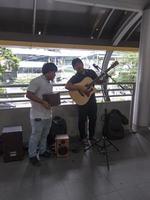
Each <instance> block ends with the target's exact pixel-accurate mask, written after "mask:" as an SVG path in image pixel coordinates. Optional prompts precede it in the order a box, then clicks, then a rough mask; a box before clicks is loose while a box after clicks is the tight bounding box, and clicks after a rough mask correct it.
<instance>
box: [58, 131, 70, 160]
mask: <svg viewBox="0 0 150 200" xmlns="http://www.w3.org/2000/svg"><path fill="white" fill-rule="evenodd" d="M55 152H56V155H57V157H61V158H65V157H68V156H69V136H68V135H67V134H65V135H57V136H56V138H55Z"/></svg>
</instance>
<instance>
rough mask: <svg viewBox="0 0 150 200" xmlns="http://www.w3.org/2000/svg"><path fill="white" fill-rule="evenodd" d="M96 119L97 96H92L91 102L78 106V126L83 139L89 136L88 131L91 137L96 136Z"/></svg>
mask: <svg viewBox="0 0 150 200" xmlns="http://www.w3.org/2000/svg"><path fill="white" fill-rule="evenodd" d="M96 119H97V104H96V100H95V98H91V99H90V100H89V102H88V103H87V104H85V105H83V106H78V128H79V132H80V138H81V139H84V138H86V137H87V132H89V139H91V138H92V137H93V136H94V134H95V126H96ZM88 120H89V121H88ZM87 122H89V123H88V126H87V127H88V130H87V128H86V125H87Z"/></svg>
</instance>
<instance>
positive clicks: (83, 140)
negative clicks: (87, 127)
mask: <svg viewBox="0 0 150 200" xmlns="http://www.w3.org/2000/svg"><path fill="white" fill-rule="evenodd" d="M82 144H83V145H84V146H88V145H89V142H88V139H87V138H85V139H82Z"/></svg>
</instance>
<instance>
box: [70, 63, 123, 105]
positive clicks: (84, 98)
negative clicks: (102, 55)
mask: <svg viewBox="0 0 150 200" xmlns="http://www.w3.org/2000/svg"><path fill="white" fill-rule="evenodd" d="M118 64H119V63H118V61H115V62H114V63H113V64H111V66H110V67H109V68H108V69H106V70H105V71H102V73H101V74H100V76H98V77H97V78H96V79H95V80H92V79H91V78H90V77H86V78H84V79H83V80H82V81H81V82H79V83H76V84H75V85H82V86H85V87H86V86H87V88H88V91H86V92H81V91H79V90H70V91H69V94H70V96H71V97H72V99H73V100H74V101H75V102H76V104H78V105H84V104H86V103H87V102H88V101H89V99H90V97H91V95H92V94H93V93H95V91H96V89H95V88H94V87H93V85H94V84H95V83H96V81H97V80H99V79H100V78H102V77H103V76H104V75H107V72H108V71H109V70H111V69H112V68H114V67H115V66H116V65H118Z"/></svg>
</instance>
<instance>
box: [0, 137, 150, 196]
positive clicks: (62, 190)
mask: <svg viewBox="0 0 150 200" xmlns="http://www.w3.org/2000/svg"><path fill="white" fill-rule="evenodd" d="M113 143H114V144H115V145H116V146H117V147H118V148H119V152H117V151H114V149H113V148H111V147H108V150H109V151H110V153H109V161H110V170H109V171H108V170H107V165H106V161H105V156H104V155H103V154H99V152H98V151H97V150H96V149H94V148H92V149H91V150H90V151H87V152H86V153H85V152H84V151H83V150H82V149H80V151H77V152H76V153H75V152H73V151H70V156H69V158H68V159H62V158H55V157H53V158H50V159H48V160H42V166H41V167H33V166H31V165H30V164H29V162H28V159H27V158H25V159H24V160H23V161H18V162H10V163H4V162H3V160H2V158H1V160H0V196H1V197H0V200H150V134H149V133H147V134H129V135H128V136H126V137H125V138H124V139H122V140H118V141H114V142H113ZM75 147H76V148H77V147H78V145H75V144H71V150H73V149H74V148H75ZM112 150H113V151H112Z"/></svg>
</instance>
